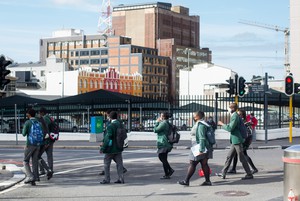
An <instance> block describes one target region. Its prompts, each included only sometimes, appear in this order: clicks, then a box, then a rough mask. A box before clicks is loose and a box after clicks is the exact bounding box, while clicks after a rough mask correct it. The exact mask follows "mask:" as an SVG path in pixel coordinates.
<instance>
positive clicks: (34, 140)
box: [28, 120, 44, 146]
mask: <svg viewBox="0 0 300 201" xmlns="http://www.w3.org/2000/svg"><path fill="white" fill-rule="evenodd" d="M30 121H31V128H30V132H29V135H28V141H29V143H30V144H31V145H34V146H40V145H42V144H43V141H44V134H43V130H42V127H41V125H40V123H39V122H38V121H32V120H30Z"/></svg>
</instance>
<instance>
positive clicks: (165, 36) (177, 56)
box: [112, 2, 212, 101]
mask: <svg viewBox="0 0 300 201" xmlns="http://www.w3.org/2000/svg"><path fill="white" fill-rule="evenodd" d="M199 19H200V17H199V16H194V15H192V16H191V15H189V9H188V8H185V7H182V6H172V4H170V3H162V2H155V3H145V4H134V5H120V6H116V7H114V8H113V12H112V27H113V32H114V33H115V34H116V35H124V36H129V37H131V38H132V44H133V45H139V46H146V47H151V48H157V49H158V51H159V55H160V56H167V57H170V58H171V59H172V65H171V69H170V71H169V76H170V88H169V100H170V101H173V100H174V99H177V98H178V96H179V69H183V68H189V67H190V66H192V65H193V64H198V63H204V62H208V63H211V59H212V58H211V51H210V50H209V49H208V48H203V49H200V44H199V41H200V40H199V38H200V23H199ZM137 24H138V25H139V26H136V25H137Z"/></svg>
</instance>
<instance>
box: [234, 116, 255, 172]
mask: <svg viewBox="0 0 300 201" xmlns="http://www.w3.org/2000/svg"><path fill="white" fill-rule="evenodd" d="M238 114H239V116H240V117H241V119H242V122H243V123H244V124H245V127H246V130H247V137H246V138H245V141H244V142H243V152H244V155H245V158H246V160H247V162H248V163H249V165H250V166H251V168H252V174H254V173H257V172H258V170H257V168H256V167H255V165H254V163H253V161H252V159H251V158H250V156H249V155H248V153H247V150H248V149H249V147H250V145H251V143H252V137H253V135H252V128H251V124H249V123H247V122H245V120H246V112H245V111H244V110H239V111H238ZM237 160H238V158H237V154H236V155H235V156H234V159H233V165H232V168H231V170H229V171H228V173H231V174H236V165H237Z"/></svg>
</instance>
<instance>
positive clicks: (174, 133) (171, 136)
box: [167, 122, 180, 144]
mask: <svg viewBox="0 0 300 201" xmlns="http://www.w3.org/2000/svg"><path fill="white" fill-rule="evenodd" d="M168 124H169V133H168V135H167V138H168V142H169V143H170V144H174V143H178V142H179V140H180V134H179V133H178V129H177V127H176V126H175V125H173V124H171V123H169V122H168Z"/></svg>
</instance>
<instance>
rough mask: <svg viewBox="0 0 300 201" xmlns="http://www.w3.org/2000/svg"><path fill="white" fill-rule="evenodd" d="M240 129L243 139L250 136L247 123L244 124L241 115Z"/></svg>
mask: <svg viewBox="0 0 300 201" xmlns="http://www.w3.org/2000/svg"><path fill="white" fill-rule="evenodd" d="M239 131H240V133H241V136H242V138H243V139H246V138H247V137H248V132H247V128H246V125H245V124H244V121H243V119H242V118H241V117H240V116H239Z"/></svg>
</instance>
